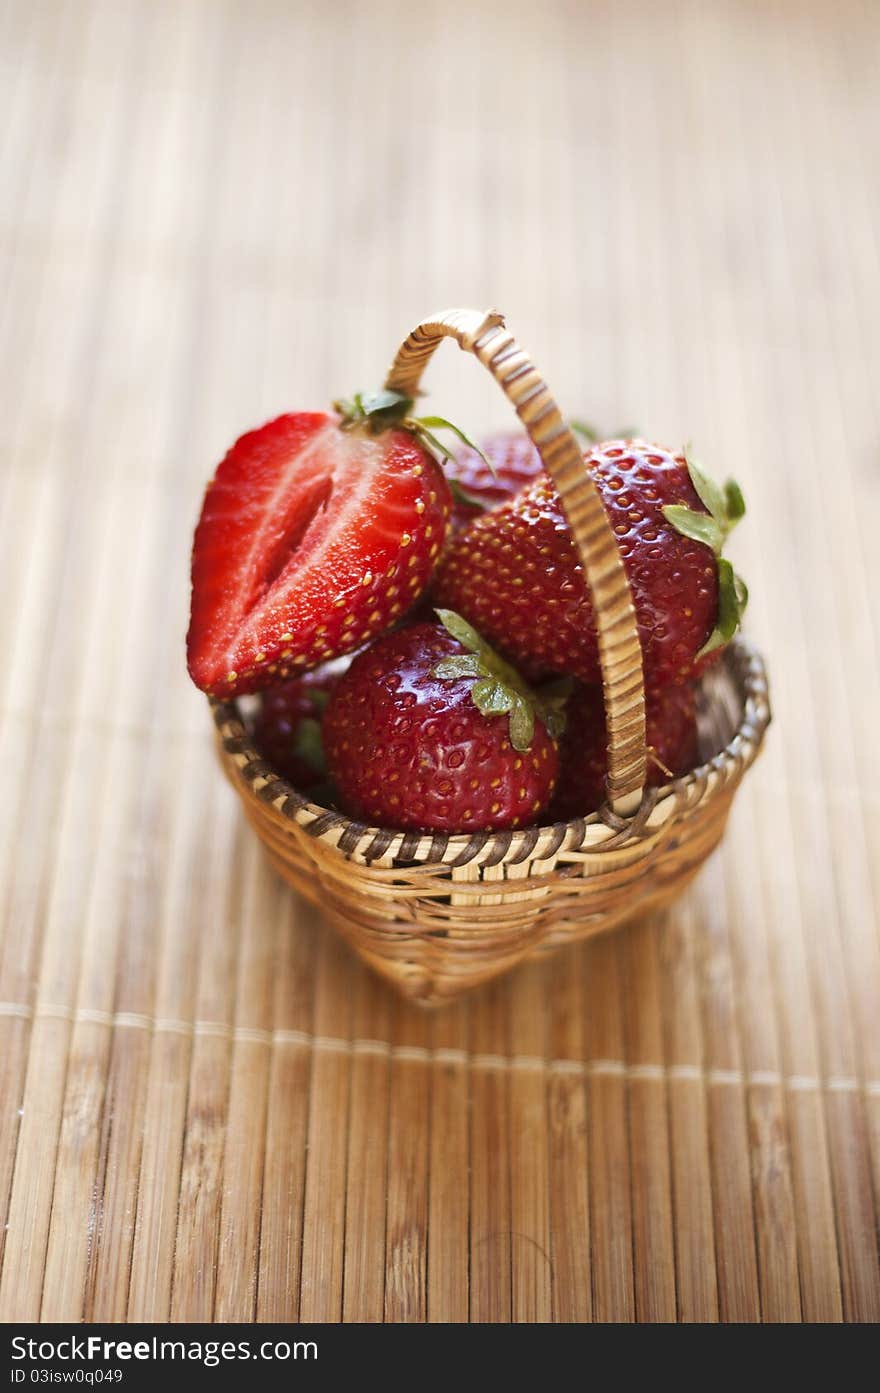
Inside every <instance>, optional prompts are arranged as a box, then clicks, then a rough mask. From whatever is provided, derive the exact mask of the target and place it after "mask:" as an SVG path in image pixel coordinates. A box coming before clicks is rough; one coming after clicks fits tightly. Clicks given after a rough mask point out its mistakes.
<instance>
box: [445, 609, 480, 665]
mask: <svg viewBox="0 0 880 1393" xmlns="http://www.w3.org/2000/svg"><path fill="white" fill-rule="evenodd" d="M434 613H435V614H436V616H437V618H438V619H439V620H440V623H441V624H442V625H443V627H444V629H445V630H446V632H447V633H448V634H452V637H453V638H457V639H458V641H459V643H461V644H463V645H464V647H465V648H467V649H468V650H469V651H470V652H471V653H476V654H477V655H480V654H482V653H483V652H485V651H489V652H491V649H490V648H489V645H488V644H487V643H486V642H485V641H484V640H483V639H482V638H480V635H479V634H478V633H477V631H476V629H474V628H472V627H471V625H470V624H469V623H468V622H467V620H466V619H462V617H461V615H460V614H456V613H455V611H454V610H452V609H435V610H434Z"/></svg>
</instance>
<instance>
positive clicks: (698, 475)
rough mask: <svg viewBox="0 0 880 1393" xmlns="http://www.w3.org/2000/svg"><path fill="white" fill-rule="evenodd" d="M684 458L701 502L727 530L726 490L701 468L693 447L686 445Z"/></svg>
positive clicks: (719, 524)
mask: <svg viewBox="0 0 880 1393" xmlns="http://www.w3.org/2000/svg"><path fill="white" fill-rule="evenodd" d="M684 457H685V461H686V463H687V469H688V474H689V475H690V476H691V483H692V484H693V486H694V488H695V489H696V491H697V495H698V497H699V499H700V502H701V503H702V504H703V505H704V506H705V507H706V508H708V509H709V512H710V513H711V514H712V517H713V518H714V519H715V521H716V522H717V524H718V526H719V527H720V528H721V529H722V531H724V530H726V523H727V502H726V500H725V497H724V490H723V489H721V488H719V486H718V484H716V482H715V480H714V479H711V478H710V477H709V475H708V474H707V473H706V472H705V471H704V470H703V469H701V468H700V466H699V464H698V463H697V461H696V459H695V457H694V453H693V446H692V445H690V444H688V445H685V447H684Z"/></svg>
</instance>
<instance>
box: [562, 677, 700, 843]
mask: <svg viewBox="0 0 880 1393" xmlns="http://www.w3.org/2000/svg"><path fill="white" fill-rule="evenodd" d="M645 723H646V727H647V730H646V737H647V744H648V771H647V778H646V783H647V786H648V787H649V788H653V787H656V786H658V785H659V784H664V783H668V782H669V780H670V779H673V778H678V777H679V776H680V775H681V774H686V773H687V772H688V771H689V770H691V769H694V768H696V766H697V764H698V763H699V752H698V748H697V715H696V698H695V695H694V688H693V686H691V685H689V684H687V685H682V686H673V687H664V688H663V690H662V691H659V692H650V693H648V695H647V698H646V701H645ZM606 739H607V737H606V731H605V704H604V701H603V698H602V688H601V687H600V686H598V685H594V686H590V687H585V686H580V687H578V688H577V690H576V691H575V692H574V693H573V695H572V696H571V697H570V698H569V701H568V705H567V706H566V708H565V733H564V735H563V736H562V738H561V740H560V742H559V764H560V769H559V780H558V783H557V785H556V791H555V793H554V794H553V798H552V800H551V804H550V814H549V815H550V817H551V818H552V819H555V820H556V821H559V822H568V821H569V820H570V819H571V818H574V817H584V816H585V815H586V814H587V813H591V812H594V811H595V810H596V808H598V807H600V805H601V804H602V803H603V802H604V801H605V774H606V772H607V768H608V758H607V751H606Z"/></svg>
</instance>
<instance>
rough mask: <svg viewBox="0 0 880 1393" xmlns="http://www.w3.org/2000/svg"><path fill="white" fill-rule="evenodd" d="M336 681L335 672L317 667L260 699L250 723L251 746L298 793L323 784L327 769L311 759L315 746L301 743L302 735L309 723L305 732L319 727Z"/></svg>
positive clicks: (320, 786)
mask: <svg viewBox="0 0 880 1393" xmlns="http://www.w3.org/2000/svg"><path fill="white" fill-rule="evenodd" d="M338 681H339V674H338V673H337V672H334V671H331V670H327V669H326V668H317V669H316V670H315V671H314V672H307V673H306V674H305V676H304V677H298V678H295V679H294V680H293V681H292V682H285V683H283V685H282V686H280V687H272V688H270V689H269V690H268V691H266V692H263V693H262V694H261V696H260V699H259V701H260V704H259V708H258V710H257V714H256V716H255V718H254V723H253V735H254V744H255V745H256V746H257V748H258V749H259V751H260V753H261V754H262V755H264V756H265V758H266V759H267V760H268V761H269V763H270V764H271V765H272V767H273V769H275V770H276V772H277V773H279V774H281V775H282V776H283V777H284V778H285V779H287V780H288V781H289V782H290V783H292V784H293V785H294V787H295V788H297V789H299V791H300V793H311V792H312V791H313V790H316V789H318V788H323V787H324V785H325V784H326V781H327V771H326V768H325V767H323V766H322V763H321V762H320V761H319V760H317V759H316V758H315V757H314V755H315V750H314V745H313V743H311V742H307V741H306V742H304V740H303V734H304V731H307V730H308V728H307V727H306V726H305V723H306V722H310V723H312V731H311V732H308V733H312V732H314V727H315V725H317V726H320V723H321V719H322V717H323V714H324V708H325V707H326V705H327V702H328V701H329V700H330V696H331V693H332V691H333V688H334V687H335V686H336V683H337V682H338Z"/></svg>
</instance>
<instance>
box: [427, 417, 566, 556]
mask: <svg viewBox="0 0 880 1393" xmlns="http://www.w3.org/2000/svg"><path fill="white" fill-rule="evenodd" d="M480 449H481V450H482V452H483V454H484V455H485V456H486V459H488V460H489V461H490V463H491V465H492V468H491V469H490V468H489V465H487V464H486V460H485V459H483V458H482V457H481V456H480V454H479V453H478V452H477V451H476V450H471V449H470V448H468V447H467V446H466V447H465V448H464V449H462V450H459V451H458V453H457V454H456V456H455V459H453V460H449V461H448V462H447V464H446V474H447V477H448V478H450V479H453V480H454V481H455V483H457V484H458V485H459V486H460V487H461V488H462V489H463V490H464V491H465V493H466V494H467V495H468V496H469V497H471V498H474V499H475V500H476V502H474V503H468V502H466V501H465V499H463V498H461V497H456V499H455V504H454V506H453V510H452V523H451V525H452V530H453V532H458V531H461V529H462V528H463V527H467V525H468V524H469V523H471V522H473V521H474V519H475V518H478V517H480V515H481V514H482V513H483V512H485V511H486V509H487V508H494V507H495V506H496V504H498V503H504V502H506V500H507V499H508V498H513V497H514V496H515V495H516V494H518V493H519V492H520V490H521V489H523V488H525V487H526V485H527V484H531V483H532V482H533V481H534V480H535V479H536V478H538V477H540V476H541V475H542V474H543V472H544V466H543V465H542V463H541V456H540V455H539V454H538V451H537V450H536V449H535V447H534V445H533V444H532V442H531V440H530V439H529V437H528V436H527V435H526V433H525V431H522V430H520V431H501V432H499V433H498V434H497V435H490V436H489V437H488V439H486V440H481V441H480ZM493 469H494V471H495V472H494V474H493V472H492V470H493Z"/></svg>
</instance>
